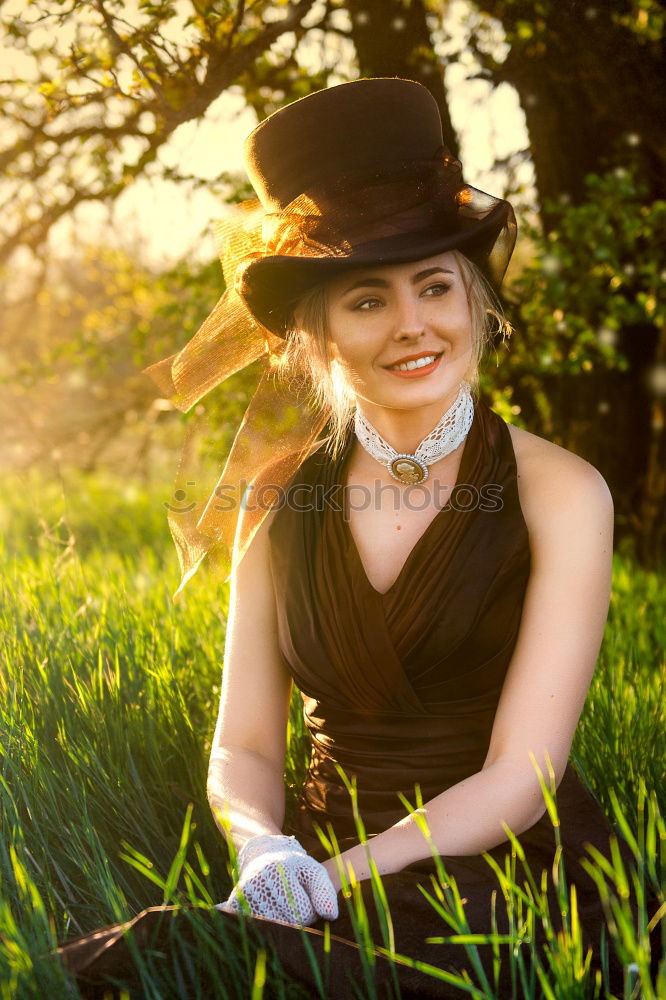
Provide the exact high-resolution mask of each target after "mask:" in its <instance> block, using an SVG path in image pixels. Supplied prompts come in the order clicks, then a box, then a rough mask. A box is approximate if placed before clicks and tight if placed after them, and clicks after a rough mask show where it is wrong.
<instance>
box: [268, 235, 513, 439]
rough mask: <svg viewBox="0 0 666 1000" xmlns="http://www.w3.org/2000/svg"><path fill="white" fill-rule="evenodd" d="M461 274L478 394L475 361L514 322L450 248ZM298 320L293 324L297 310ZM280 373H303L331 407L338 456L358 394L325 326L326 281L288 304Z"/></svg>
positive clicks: (318, 399)
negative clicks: (289, 311)
mask: <svg viewBox="0 0 666 1000" xmlns="http://www.w3.org/2000/svg"><path fill="white" fill-rule="evenodd" d="M452 253H453V254H454V256H455V259H456V264H457V265H458V270H459V272H460V275H461V277H462V281H463V285H464V287H465V292H466V294H467V302H468V304H469V310H470V316H471V321H472V357H471V360H470V365H469V368H468V371H467V373H466V376H465V377H466V379H467V381H468V382H469V384H470V387H471V390H472V395H473V396H474V397H475V398H478V395H479V367H480V363H481V359H482V357H483V353H484V351H485V349H486V347H487V346H488V345H489V344H491V343H492V338H493V336H494V335H495V334H497V333H501V334H502V340H503V342H504V341H505V339H506V338H507V337H510V336H511V333H512V327H511V324H510V323H509V322H508V320H507V319H506V317H505V316H504V313H503V310H502V306H501V303H500V301H499V299H498V298H497V295H496V294H495V292H494V291H493V289H492V287H491V285H490V284H489V282H488V281H487V279H486V278H485V276H484V274H483V273H482V271H481V270H480V269H479V268H478V267H477V265H476V264H474V263H473V262H472V261H471V260H469V258H468V257H465V256H464V254H462V253H460V251H459V250H453V251H452ZM296 310H298V312H299V319H300V323H299V324H298V325H297V323H296V319H295V312H296ZM274 367H275V368H276V369H277V372H278V374H280V375H281V376H283V377H287V378H296V379H299V380H301V379H303V377H305V384H307V385H309V386H310V388H309V391H308V402H309V403H310V405H311V406H313V407H314V408H315V409H317V410H319V411H320V412H323V411H330V421H329V440H328V450H329V452H330V454H331V455H332V457H333V458H336V457H337V456H338V454H339V452H340V449H341V447H342V443H343V440H344V438H345V435H346V432H347V429H348V427H349V424H350V423H351V421H352V419H353V416H354V410H355V408H356V395H355V393H354V391H353V388H352V386H351V385H350V383H349V380H348V378H347V377H346V376H345V374H344V372H343V370H342V368H341V366H340V363H339V362H338V361H337V359H336V358H334V356H333V353H332V351H331V338H330V334H329V327H328V303H327V284H326V282H323V283H321V284H319V285H316V286H315V287H314V288H312V289H310V290H309V291H307V292H305V293H304V295H302V296H301V298H300V299H299V300H298V302H297V303H296V304H295V306H294V307H293V308H292V311H291V314H290V317H289V321H288V324H287V329H286V346H285V349H284V352H283V353H282V355H281V357H280V358H279V359H278V360H277V361H276V362H275V363H274Z"/></svg>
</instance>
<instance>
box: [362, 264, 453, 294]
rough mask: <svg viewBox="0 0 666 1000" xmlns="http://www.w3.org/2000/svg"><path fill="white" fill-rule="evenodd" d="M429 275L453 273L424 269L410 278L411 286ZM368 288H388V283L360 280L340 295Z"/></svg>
mask: <svg viewBox="0 0 666 1000" xmlns="http://www.w3.org/2000/svg"><path fill="white" fill-rule="evenodd" d="M431 274H453V271H450V270H448V269H447V268H444V267H428V268H426V270H425V271H419V272H418V274H415V275H414V277H413V278H412V284H413V285H416V284H417V282H419V281H422V280H423V278H429V277H430V275H431ZM370 287H372V288H388V287H389V282H388V281H386V280H385V279H384V278H360V279H359V280H358V281H357V282H355V283H354V284H353V285H350V286H349V288H345V290H344V292H343V293H342V294H343V295H346V294H347V292H353V290H354V289H355V288H370Z"/></svg>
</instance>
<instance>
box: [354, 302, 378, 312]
mask: <svg viewBox="0 0 666 1000" xmlns="http://www.w3.org/2000/svg"><path fill="white" fill-rule="evenodd" d="M378 302H379V299H363V301H362V302H359V303H357V305H355V306H354V309H363V310H364V311H365V312H368V311H369V310H370V309H374V307H375V304H376V303H378ZM379 304H380V305H381V303H379Z"/></svg>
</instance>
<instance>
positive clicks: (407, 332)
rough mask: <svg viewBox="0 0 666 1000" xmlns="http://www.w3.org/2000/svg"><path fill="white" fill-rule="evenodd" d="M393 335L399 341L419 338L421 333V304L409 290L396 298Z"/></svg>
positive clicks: (416, 296)
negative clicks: (407, 338)
mask: <svg viewBox="0 0 666 1000" xmlns="http://www.w3.org/2000/svg"><path fill="white" fill-rule="evenodd" d="M395 333H396V336H398V337H399V338H400V339H404V338H405V337H419V336H420V335H421V334H422V333H423V313H422V309H421V302H420V300H419V297H418V295H415V294H414V293H413V292H412V291H411V290H410V291H407V292H405V293H404V294H401V295H399V296H398V298H397V306H396V316H395Z"/></svg>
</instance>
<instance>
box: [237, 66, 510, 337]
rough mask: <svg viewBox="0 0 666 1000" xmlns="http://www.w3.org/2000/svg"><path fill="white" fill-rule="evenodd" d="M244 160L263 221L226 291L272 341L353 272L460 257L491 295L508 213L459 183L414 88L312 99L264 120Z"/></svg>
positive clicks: (435, 112)
mask: <svg viewBox="0 0 666 1000" xmlns="http://www.w3.org/2000/svg"><path fill="white" fill-rule="evenodd" d="M244 152H245V163H246V168H247V172H248V175H249V177H250V180H251V181H252V184H253V186H254V188H255V190H256V192H257V196H258V198H259V201H260V202H261V205H262V206H263V208H264V210H265V213H266V215H265V218H264V222H263V246H262V247H261V249H257V250H255V252H254V253H253V254H250V255H246V257H245V259H244V261H242V262H240V263H239V266H238V268H237V270H236V275H235V287H236V290H237V291H238V293H239V294H240V295H241V297H242V298H243V300H244V301H245V303H246V304H247V306H248V308H249V309H250V311H251V312H252V314H253V315H254V316H255V318H256V319H258V320H259V322H260V323H261V324H262V325H263V326H264V327H266V328H267V329H269V330H270V331H272V332H273V333H276V334H278V335H279V336H284V334H285V328H286V324H287V323H288V320H289V315H290V312H291V309H292V308H293V306H294V305H295V303H296V302H297V300H298V298H299V297H300V296H301V295H302V294H303V293H304V292H305V291H307V290H308V289H309V288H311V287H313V286H314V285H316V284H318V283H319V282H321V281H323V280H326V279H328V278H330V277H332V276H333V275H335V274H339V273H340V271H341V270H342V269H348V268H350V267H360V266H367V265H369V264H398V263H405V262H408V261H412V260H419V259H422V258H425V257H429V256H433V255H434V254H437V253H442V252H444V251H445V250H452V249H459V250H460V251H461V252H462V253H464V254H465V255H466V256H467V257H469V258H470V259H471V260H473V261H474V262H475V263H477V264H478V266H479V267H480V268H481V270H482V271H483V272H484V274H485V275H486V277H487V278H488V280H489V281H490V282H491V284H492V285H493V286H494V287H495V288H496V289H498V288H499V286H500V284H501V282H502V278H503V277H504V273H505V271H506V268H507V265H508V262H509V259H510V257H511V253H512V251H513V247H514V244H515V239H516V221H515V216H514V213H513V209H512V207H511V205H510V204H509V202H508V201H505V200H503V199H501V198H494V197H492V196H491V195H488V194H485V193H484V192H482V191H479V190H477V189H475V188H473V187H471V186H470V185H469V184H465V183H464V181H463V179H462V176H461V165H460V163H459V161H458V160H456V159H455V158H454V157H452V156H451V155H450V154H449V152H448V151H447V149H446V147H445V146H444V144H443V141H442V125H441V120H440V115H439V109H438V107H437V104H436V102H435V100H434V98H433V97H432V95H431V94H430V92H429V91H428V90H427V89H426V88H425V87H423V86H422V85H421V84H419V83H416V82H415V81H413V80H403V79H400V78H398V77H388V78H383V77H380V78H375V79H360V80H355V81H353V82H351V83H343V84H340V85H339V86H336V87H330V88H328V89H327V90H320V91H317V92H316V93H314V94H310V95H308V96H307V97H303V98H301V99H300V100H297V101H294V102H293V103H292V104H289V105H287V106H286V107H284V108H281V109H280V110H279V111H276V112H274V113H273V114H272V115H269V117H268V118H266V119H265V120H264V121H263V122H261V123H260V124H259V125H258V126H257V127H256V128H255V129H254V130H253V131H252V132H251V133H250V135H249V136H248V137H247V139H246V142H245V151H244ZM248 256H249V257H250V258H251V259H249V260H248V259H247V257H248Z"/></svg>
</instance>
